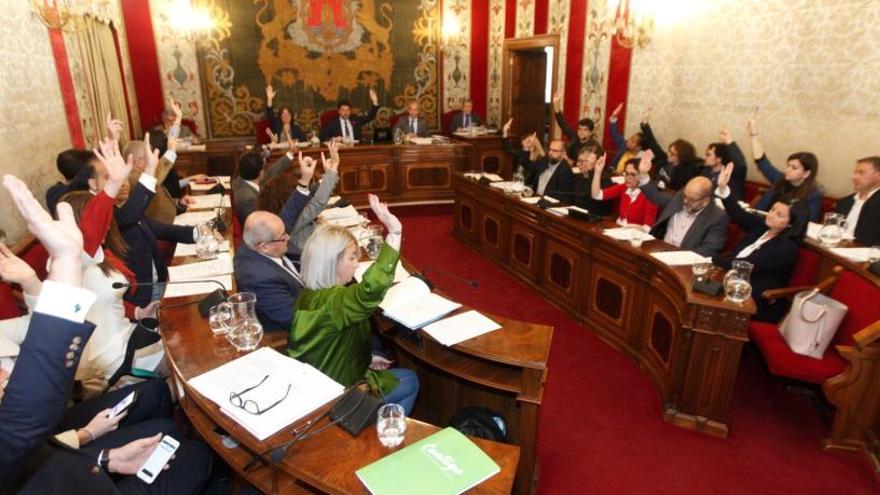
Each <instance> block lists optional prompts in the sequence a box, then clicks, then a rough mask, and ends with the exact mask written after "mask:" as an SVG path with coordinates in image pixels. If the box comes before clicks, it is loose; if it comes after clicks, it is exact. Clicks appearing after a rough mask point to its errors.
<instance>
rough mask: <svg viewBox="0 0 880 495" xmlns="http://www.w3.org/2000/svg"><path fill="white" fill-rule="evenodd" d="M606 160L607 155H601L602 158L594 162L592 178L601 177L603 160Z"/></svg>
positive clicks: (603, 167)
mask: <svg viewBox="0 0 880 495" xmlns="http://www.w3.org/2000/svg"><path fill="white" fill-rule="evenodd" d="M606 159H608V153H602V156H600V157H599V159H598V160H596V164H595V165H593V170H594V172H593V174H594V175H593V177H596V176H599V175H602V171H603V170H604V169H605V160H606Z"/></svg>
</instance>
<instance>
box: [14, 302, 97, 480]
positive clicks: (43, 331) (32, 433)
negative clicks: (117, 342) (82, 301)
mask: <svg viewBox="0 0 880 495" xmlns="http://www.w3.org/2000/svg"><path fill="white" fill-rule="evenodd" d="M94 329H95V326H94V325H92V324H91V323H88V322H86V323H75V322H72V321H69V320H65V319H63V318H56V317H53V316H48V315H45V314H42V313H34V314H33V316H31V321H30V325H29V326H28V333H27V337H25V339H24V342H22V344H21V351H20V353H19V355H18V359H17V360H16V362H15V368H14V369H13V370H12V375H11V376H10V377H9V383H8V384H7V385H6V390H5V392H4V395H3V402H2V403H0V425H2V427H0V445H2V446H3V448H0V492H2V493H10V492H11V491H12V490H11V486H12V485H13V484H14V483H15V481H16V479H17V478H18V477H19V475H20V473H21V469H20V468H21V465H22V463H23V462H24V461H25V458H26V457H27V455H28V454H29V453H31V452H32V450H33V449H34V448H35V447H37V446H38V445H40V444H42V443H43V442H45V441H46V439H48V438H49V436H50V435H51V434H52V433H53V428H55V425H56V424H57V423H58V421H59V420H60V419H61V416H62V415H63V414H64V410H65V407H66V406H67V397H68V394H69V393H70V389H71V387H72V386H73V377H74V373H75V372H76V368H77V365H78V364H79V359H80V356H81V355H82V349H83V347H85V345H86V341H88V339H89V337H91V335H92V331H93V330H94ZM68 353H71V354H72V356H70V358H68Z"/></svg>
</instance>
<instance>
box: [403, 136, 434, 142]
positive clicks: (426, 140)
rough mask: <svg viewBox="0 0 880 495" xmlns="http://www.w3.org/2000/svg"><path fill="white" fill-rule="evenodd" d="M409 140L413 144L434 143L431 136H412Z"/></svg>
mask: <svg viewBox="0 0 880 495" xmlns="http://www.w3.org/2000/svg"><path fill="white" fill-rule="evenodd" d="M409 142H410V143H412V144H434V140H433V139H431V138H429V137H417V136H412V137H410V138H409Z"/></svg>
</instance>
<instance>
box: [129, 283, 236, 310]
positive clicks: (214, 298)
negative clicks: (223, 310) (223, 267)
mask: <svg viewBox="0 0 880 495" xmlns="http://www.w3.org/2000/svg"><path fill="white" fill-rule="evenodd" d="M205 282H210V283H214V284H217V285H219V286H220V288H219V289H216V290H215V291H214V292H211V293H210V294H208V295H207V296H205V297H204V298H202V299H201V300H200V301H199V314H201V315H202V316H203V317H206V318H207V316H208V312H209V311H210V310H211V308H212V307H214V306H216V305H218V304H220V303H222V302H224V301H226V297H227V293H226V286H224V285H223V284H222V283H220V281H219V280H212V279H205V280H175V281H168V282H149V283H138V284H128V283H124V282H113V285H111V287H113V288H114V289H128V288H129V287H131V286H132V285H137V286H138V287H149V286H153V285H164V284H203V283H205Z"/></svg>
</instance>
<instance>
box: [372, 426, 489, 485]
mask: <svg viewBox="0 0 880 495" xmlns="http://www.w3.org/2000/svg"><path fill="white" fill-rule="evenodd" d="M499 471H501V468H499V467H498V464H495V461H493V460H492V458H490V457H489V456H487V455H486V454H485V453H484V452H483V451H482V450H480V448H479V447H477V445H476V444H475V443H474V442H472V441H470V440H469V439H468V438H467V437H466V436H464V435H462V434H461V433H460V432H459V431H458V430H456V429H455V428H452V427H450V428H446V429H444V430H440V431H438V432H437V433H435V434H433V435H431V436H429V437H426V438H423V439H422V440H419V441H418V442H416V443H414V444H412V445H409V446H407V447H406V448H403V449H400V450H398V451H397V452H395V453H393V454H391V455H388V456H386V457H383V458H382V459H379V460H378V461H376V462H374V463H372V464H370V465H368V466H365V467H362V468H360V469H358V470H357V471H356V473H355V474H357V476H358V478H360V480H361V482H362V483H363V484H364V485H365V486H366V487H367V489H368V490H370V493H372V494H373V495H395V494H400V495H412V494H413V493H418V494H420V495H458V494H459V493H462V492H464V491H466V490H468V489H470V488H472V487H474V486H476V485H478V484H480V483H482V482H483V481H486V480H487V479H489V478H491V477H492V476H494V475H495V474H496V473H498V472H499Z"/></svg>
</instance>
